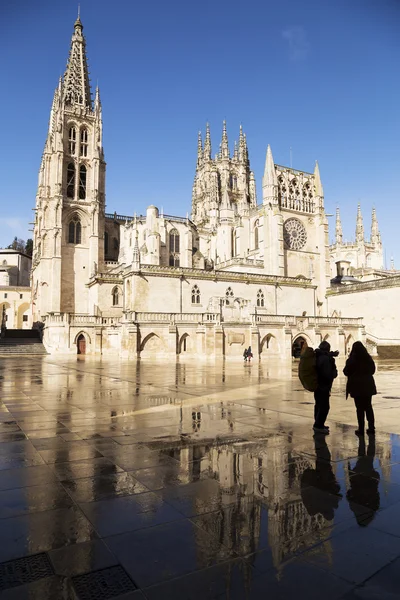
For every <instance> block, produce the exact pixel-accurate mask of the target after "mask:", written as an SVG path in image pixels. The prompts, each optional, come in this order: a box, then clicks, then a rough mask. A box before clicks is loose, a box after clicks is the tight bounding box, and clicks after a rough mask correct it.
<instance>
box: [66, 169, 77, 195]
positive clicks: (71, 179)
mask: <svg viewBox="0 0 400 600" xmlns="http://www.w3.org/2000/svg"><path fill="white" fill-rule="evenodd" d="M74 196H75V165H74V163H69V164H68V166H67V198H74Z"/></svg>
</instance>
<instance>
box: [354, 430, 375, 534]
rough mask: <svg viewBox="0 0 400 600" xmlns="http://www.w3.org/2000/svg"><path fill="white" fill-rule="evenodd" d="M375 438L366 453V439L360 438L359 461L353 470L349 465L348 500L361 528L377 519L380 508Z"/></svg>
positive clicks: (371, 439) (371, 440)
mask: <svg viewBox="0 0 400 600" xmlns="http://www.w3.org/2000/svg"><path fill="white" fill-rule="evenodd" d="M374 457H375V438H373V437H372V438H370V442H369V444H368V451H367V452H365V441H364V438H360V442H359V447H358V459H357V463H356V466H355V467H354V468H353V469H352V468H351V466H350V463H349V464H348V471H349V477H350V489H349V490H348V492H347V495H346V498H347V500H348V502H349V506H350V508H351V510H352V511H353V513H354V516H355V518H356V520H357V523H358V524H359V525H360V527H366V526H367V525H369V523H371V521H372V520H373V518H374V517H375V513H376V511H377V510H378V509H379V506H380V497H379V490H378V486H379V479H380V478H379V473H378V471H376V470H375V469H374Z"/></svg>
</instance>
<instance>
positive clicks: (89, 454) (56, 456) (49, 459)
mask: <svg viewBox="0 0 400 600" xmlns="http://www.w3.org/2000/svg"><path fill="white" fill-rule="evenodd" d="M65 443H66V442H65ZM39 454H40V456H41V457H42V458H43V460H44V461H45V462H46V463H47V464H50V463H66V462H69V461H76V460H77V461H80V460H89V459H93V458H102V454H101V453H100V452H98V451H97V450H95V449H93V448H89V447H87V446H85V447H79V448H74V447H72V448H62V449H57V448H56V449H54V448H52V449H50V450H40V451H39Z"/></svg>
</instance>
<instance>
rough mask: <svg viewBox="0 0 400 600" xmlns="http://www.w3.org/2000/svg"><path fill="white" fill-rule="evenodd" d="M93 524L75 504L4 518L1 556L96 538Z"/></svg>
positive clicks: (21, 554)
mask: <svg viewBox="0 0 400 600" xmlns="http://www.w3.org/2000/svg"><path fill="white" fill-rule="evenodd" d="M97 537H98V536H97V535H96V533H95V531H94V529H93V526H92V525H91V523H90V522H89V521H88V520H87V519H86V518H85V516H84V515H83V514H82V512H81V511H80V510H79V509H78V508H76V507H71V508H60V509H57V510H50V511H46V512H36V513H31V514H29V515H23V516H20V517H12V518H9V519H3V520H2V522H1V528H0V560H1V561H2V562H3V561H6V560H11V559H13V558H20V557H22V556H26V555H28V554H36V553H38V552H46V551H48V550H51V549H53V548H60V547H62V546H68V545H71V544H77V543H80V542H86V541H88V540H92V539H96V538H97Z"/></svg>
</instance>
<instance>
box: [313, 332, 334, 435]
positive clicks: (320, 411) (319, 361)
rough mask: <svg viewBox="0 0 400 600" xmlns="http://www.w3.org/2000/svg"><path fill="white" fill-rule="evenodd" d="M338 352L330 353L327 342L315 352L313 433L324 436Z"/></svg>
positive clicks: (327, 432) (326, 433)
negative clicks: (315, 380) (315, 379)
mask: <svg viewBox="0 0 400 600" xmlns="http://www.w3.org/2000/svg"><path fill="white" fill-rule="evenodd" d="M338 354H339V352H337V351H336V352H331V345H330V344H329V342H326V341H324V342H321V343H320V345H319V347H318V348H317V349H316V350H315V368H316V372H317V387H316V389H315V391H314V400H315V406H314V427H313V429H314V431H315V432H316V433H322V434H324V435H328V434H329V427H327V426H326V425H325V421H326V418H327V416H328V413H329V409H330V405H329V396H330V394H331V389H332V384H333V380H334V379H336V377H337V374H338V372H337V368H336V363H335V358H334V357H335V356H337V355H338Z"/></svg>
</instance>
